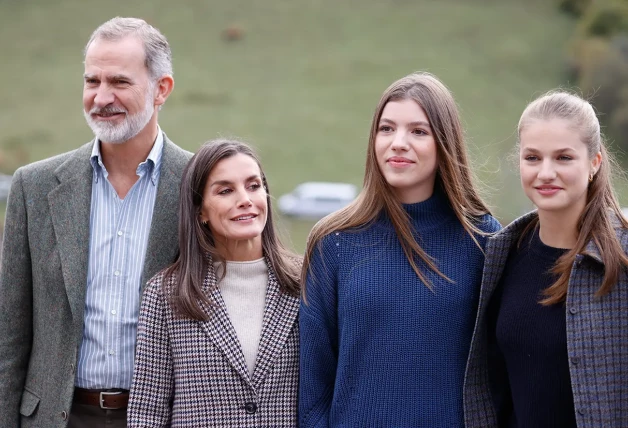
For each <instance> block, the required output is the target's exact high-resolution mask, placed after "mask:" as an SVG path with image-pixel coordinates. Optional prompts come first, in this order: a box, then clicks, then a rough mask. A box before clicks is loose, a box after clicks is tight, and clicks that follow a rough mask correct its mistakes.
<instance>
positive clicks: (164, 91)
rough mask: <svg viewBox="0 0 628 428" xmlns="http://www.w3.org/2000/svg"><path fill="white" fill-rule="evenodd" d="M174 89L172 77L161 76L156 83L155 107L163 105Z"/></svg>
mask: <svg viewBox="0 0 628 428" xmlns="http://www.w3.org/2000/svg"><path fill="white" fill-rule="evenodd" d="M173 89H174V79H173V77H172V76H163V77H162V78H161V79H159V80H158V81H157V93H156V94H155V105H156V106H161V105H163V104H164V103H165V102H166V100H167V99H168V97H169V96H170V93H171V92H172V90H173Z"/></svg>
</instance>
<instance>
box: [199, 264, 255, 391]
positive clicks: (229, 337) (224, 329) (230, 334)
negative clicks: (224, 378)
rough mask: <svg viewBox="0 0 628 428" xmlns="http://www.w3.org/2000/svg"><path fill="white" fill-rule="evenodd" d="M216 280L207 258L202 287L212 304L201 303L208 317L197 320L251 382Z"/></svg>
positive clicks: (242, 375)
mask: <svg viewBox="0 0 628 428" xmlns="http://www.w3.org/2000/svg"><path fill="white" fill-rule="evenodd" d="M216 282H217V281H216V272H215V271H214V266H213V261H212V259H211V258H209V268H208V270H207V275H206V276H205V281H204V284H203V288H204V291H205V294H206V295H207V296H209V298H210V301H211V303H212V305H213V306H212V307H208V306H207V305H203V309H204V310H205V312H206V313H207V314H208V315H209V319H208V320H207V321H199V322H201V324H202V326H203V329H204V330H205V331H206V332H207V334H208V335H209V337H210V339H211V340H212V341H213V342H214V344H215V345H216V346H217V347H218V348H220V350H221V351H222V352H223V354H224V355H225V357H226V358H227V361H229V364H230V365H231V366H232V367H233V368H234V370H235V371H236V372H237V373H238V375H240V377H241V378H242V379H244V380H245V381H246V382H247V383H251V378H250V376H249V371H248V369H247V367H246V362H245V361H244V354H242V349H241V347H240V342H239V341H238V336H237V335H236V332H235V329H234V328H233V325H232V324H231V321H230V320H229V315H228V314H227V308H226V305H225V302H224V300H223V299H222V295H221V294H220V290H219V289H218V287H217V285H216Z"/></svg>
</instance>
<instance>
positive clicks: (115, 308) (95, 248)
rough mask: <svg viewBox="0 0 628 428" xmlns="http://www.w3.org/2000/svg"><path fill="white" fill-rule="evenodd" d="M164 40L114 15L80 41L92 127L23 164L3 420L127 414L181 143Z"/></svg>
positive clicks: (4, 343)
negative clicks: (74, 141) (64, 149)
mask: <svg viewBox="0 0 628 428" xmlns="http://www.w3.org/2000/svg"><path fill="white" fill-rule="evenodd" d="M173 86H174V80H173V78H172V63H171V53H170V47H169V45H168V42H167V40H166V38H165V37H164V36H163V35H162V34H161V33H160V32H159V31H158V30H157V29H155V28H153V27H152V26H150V25H148V24H147V23H146V22H144V21H143V20H140V19H135V18H114V19H112V20H110V21H108V22H106V23H104V24H103V25H101V26H100V27H99V28H98V29H96V31H95V32H94V33H93V34H92V37H91V38H90V40H89V42H88V43H87V46H86V48H85V74H84V89H83V106H84V113H85V118H86V120H87V122H88V124H89V126H90V127H91V128H92V130H93V131H94V134H95V136H96V138H95V139H94V140H93V141H92V142H90V143H88V144H86V145H84V146H82V147H80V148H78V149H76V150H74V151H72V152H69V153H65V154H62V155H59V156H55V157H53V158H50V159H46V160H43V161H41V162H36V163H34V164H31V165H27V166H25V167H22V168H20V169H18V170H17V171H16V173H15V176H14V179H13V184H12V187H11V192H10V195H9V202H8V207H7V214H6V222H5V236H4V244H3V259H2V264H1V268H0V269H1V271H0V421H1V422H0V425H1V426H2V427H4V426H6V427H15V426H22V427H31V426H32V427H34V426H40V427H41V426H45V427H65V426H70V427H93V426H98V425H97V424H98V423H101V424H104V423H108V425H107V426H113V427H116V426H121V427H123V426H125V425H126V401H127V399H128V389H129V388H130V385H131V378H132V370H133V357H134V347H135V336H136V325H137V318H138V312H139V301H140V294H141V289H142V285H143V284H144V283H145V282H146V281H147V280H148V279H149V278H150V277H151V276H152V275H154V274H155V273H156V272H157V271H158V270H160V269H161V268H163V267H165V266H166V265H168V264H169V263H171V262H172V261H174V258H175V256H176V252H177V205H178V194H179V182H180V176H181V173H182V170H183V168H184V166H185V165H186V163H187V161H188V159H189V156H190V154H189V153H188V152H186V151H184V150H182V149H180V148H178V147H177V146H175V145H174V144H173V143H172V142H170V141H169V140H168V138H167V137H166V135H165V134H164V133H163V132H162V131H161V129H160V128H159V126H158V123H157V116H158V110H159V108H160V107H161V106H162V105H163V104H164V103H165V101H166V99H167V98H168V96H169V95H170V93H171V91H172V89H173Z"/></svg>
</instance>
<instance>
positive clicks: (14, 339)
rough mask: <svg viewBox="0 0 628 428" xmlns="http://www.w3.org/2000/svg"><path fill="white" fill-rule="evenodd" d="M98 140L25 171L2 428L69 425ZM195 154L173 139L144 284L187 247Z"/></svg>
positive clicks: (18, 204)
mask: <svg viewBox="0 0 628 428" xmlns="http://www.w3.org/2000/svg"><path fill="white" fill-rule="evenodd" d="M92 147H93V141H92V142H90V143H88V144H85V145H83V146H82V147H80V148H78V149H76V150H74V151H71V152H68V153H65V154H62V155H58V156H55V157H53V158H50V159H46V160H43V161H39V162H35V163H33V164H30V165H27V166H24V167H22V168H20V169H18V170H17V171H16V172H15V175H14V177H13V183H12V185H11V191H10V194H9V200H8V205H7V213H6V219H5V229H4V242H3V247H2V248H3V251H2V262H1V267H0V427H19V426H22V427H24V428H26V427H46V428H48V427H65V426H66V425H67V419H68V417H69V413H70V408H71V405H72V396H73V394H74V379H75V369H76V361H77V356H78V350H79V347H80V344H81V340H82V336H83V311H84V307H85V291H86V285H87V263H88V254H89V236H90V231H89V221H90V203H91V189H92V177H93V169H92V166H91V164H90V160H89V158H90V155H91V150H92ZM190 157H191V153H189V152H186V151H184V150H182V149H180V148H179V147H177V146H176V145H174V144H173V143H172V142H171V141H170V140H168V138H167V137H166V136H165V134H164V148H163V157H162V165H161V175H160V179H159V186H158V190H157V197H156V200H155V210H154V214H153V220H152V224H151V230H150V235H149V242H148V248H147V251H146V259H145V261H144V271H143V280H142V283H144V282H145V281H146V280H147V279H148V278H151V277H152V276H153V275H154V274H155V273H156V272H157V271H159V270H160V269H161V268H163V267H164V266H166V265H168V264H169V263H171V262H173V261H174V259H175V257H176V254H177V248H178V241H177V229H178V204H179V185H180V181H181V175H182V173H183V169H184V167H185V165H186V164H187V162H188V160H189V158H190Z"/></svg>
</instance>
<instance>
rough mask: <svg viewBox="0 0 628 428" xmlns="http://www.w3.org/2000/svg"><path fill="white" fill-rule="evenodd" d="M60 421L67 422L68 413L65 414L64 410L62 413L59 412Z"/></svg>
mask: <svg viewBox="0 0 628 428" xmlns="http://www.w3.org/2000/svg"><path fill="white" fill-rule="evenodd" d="M61 419H63V420H64V421H67V420H68V412H66V411H65V410H64V411H63V412H61Z"/></svg>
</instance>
